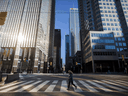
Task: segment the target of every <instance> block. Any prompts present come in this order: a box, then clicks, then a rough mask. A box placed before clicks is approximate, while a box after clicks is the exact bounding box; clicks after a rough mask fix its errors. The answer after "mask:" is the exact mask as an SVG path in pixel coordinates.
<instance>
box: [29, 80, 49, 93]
mask: <svg viewBox="0 0 128 96" xmlns="http://www.w3.org/2000/svg"><path fill="white" fill-rule="evenodd" d="M48 82H50V81H49V80H47V81H45V82H43V83H41V84H40V85H38V86H37V87H35V88H33V89H32V90H31V91H29V92H37V91H38V90H40V89H41V88H42V87H43V86H45V85H46V84H47V83H48Z"/></svg>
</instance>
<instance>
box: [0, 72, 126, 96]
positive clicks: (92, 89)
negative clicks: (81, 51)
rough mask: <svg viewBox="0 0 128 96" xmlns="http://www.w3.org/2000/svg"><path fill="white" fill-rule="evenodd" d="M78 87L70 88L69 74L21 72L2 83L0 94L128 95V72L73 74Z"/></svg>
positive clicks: (7, 95)
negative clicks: (17, 77) (118, 73)
mask: <svg viewBox="0 0 128 96" xmlns="http://www.w3.org/2000/svg"><path fill="white" fill-rule="evenodd" d="M73 78H74V84H75V85H77V89H75V88H74V87H73V86H72V85H71V86H70V90H67V83H68V74H64V75H63V74H40V73H37V74H21V75H20V79H19V80H17V81H14V82H10V83H7V84H4V85H3V86H0V96H41V95H42V96H128V75H108V74H74V75H73Z"/></svg>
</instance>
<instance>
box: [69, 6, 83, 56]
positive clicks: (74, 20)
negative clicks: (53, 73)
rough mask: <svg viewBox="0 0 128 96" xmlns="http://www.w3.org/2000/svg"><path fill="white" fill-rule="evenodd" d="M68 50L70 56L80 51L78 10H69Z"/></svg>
mask: <svg viewBox="0 0 128 96" xmlns="http://www.w3.org/2000/svg"><path fill="white" fill-rule="evenodd" d="M69 24H70V25H69V27H70V32H69V46H70V47H69V48H70V56H74V54H75V53H76V52H77V51H80V50H81V45H80V30H79V13H78V8H70V22H69Z"/></svg>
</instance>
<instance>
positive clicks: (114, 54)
mask: <svg viewBox="0 0 128 96" xmlns="http://www.w3.org/2000/svg"><path fill="white" fill-rule="evenodd" d="M93 55H94V56H96V55H105V56H116V52H93Z"/></svg>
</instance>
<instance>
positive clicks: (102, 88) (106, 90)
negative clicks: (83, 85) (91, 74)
mask: <svg viewBox="0 0 128 96" xmlns="http://www.w3.org/2000/svg"><path fill="white" fill-rule="evenodd" d="M86 81H87V82H89V83H91V84H93V85H95V86H97V87H98V88H100V89H101V90H104V91H105V92H112V90H110V89H108V88H105V87H103V86H101V85H99V84H97V83H94V82H92V81H90V80H86Z"/></svg>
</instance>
